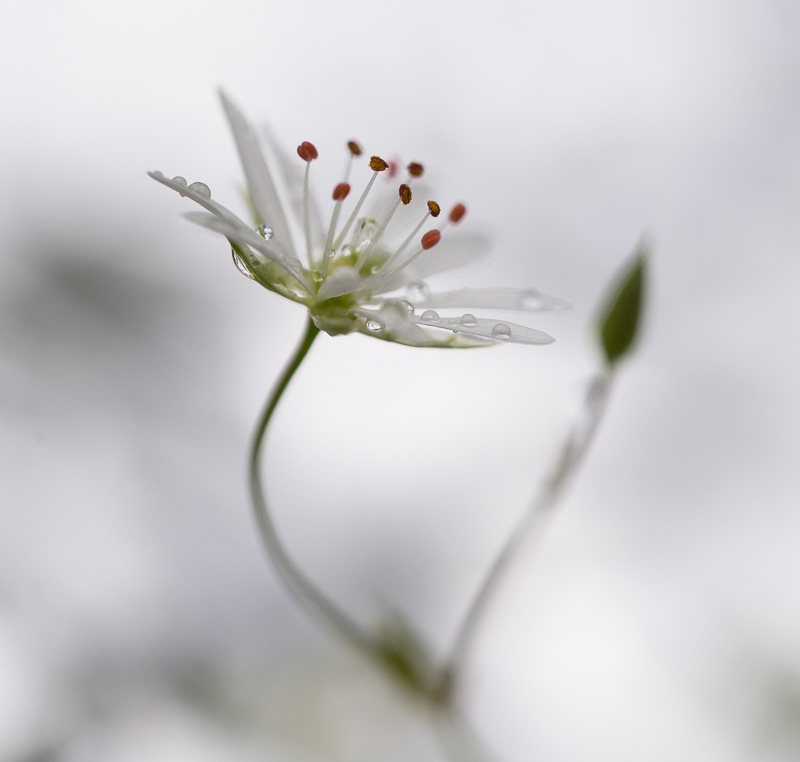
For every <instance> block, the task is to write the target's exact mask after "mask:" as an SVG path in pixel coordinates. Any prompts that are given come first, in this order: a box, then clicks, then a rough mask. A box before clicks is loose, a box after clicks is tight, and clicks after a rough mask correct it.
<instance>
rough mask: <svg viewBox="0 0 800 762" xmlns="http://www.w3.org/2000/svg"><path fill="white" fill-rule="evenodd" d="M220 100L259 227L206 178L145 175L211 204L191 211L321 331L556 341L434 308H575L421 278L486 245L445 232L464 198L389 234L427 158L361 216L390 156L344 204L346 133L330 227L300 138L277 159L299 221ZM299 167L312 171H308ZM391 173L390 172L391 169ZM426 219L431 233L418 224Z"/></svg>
mask: <svg viewBox="0 0 800 762" xmlns="http://www.w3.org/2000/svg"><path fill="white" fill-rule="evenodd" d="M222 105H223V107H224V109H225V114H226V116H227V118H228V121H229V123H230V126H231V129H232V131H233V136H234V139H235V141H236V146H237V148H238V151H239V156H240V158H241V161H242V165H243V167H244V172H245V175H246V177H247V186H248V191H249V198H250V201H251V204H252V206H253V209H254V212H255V216H256V220H257V222H258V225H257V226H256V227H255V228H254V227H252V226H251V225H249V224H248V223H246V222H244V221H243V220H242V219H240V218H239V217H238V216H237V215H235V214H234V213H233V212H231V211H230V210H229V209H226V208H225V207H224V206H222V205H221V204H219V203H217V202H216V201H215V200H213V199H212V197H211V191H210V189H209V187H208V186H207V185H206V184H205V183H200V182H194V183H191V184H187V182H186V180H185V179H184V178H182V177H173V178H172V179H168V178H167V177H166V176H165V175H163V174H162V173H161V172H151V173H149V174H150V176H151V177H152V178H153V179H154V180H157V181H158V182H160V183H162V184H163V185H166V186H167V187H168V188H172V189H173V190H175V191H177V192H178V193H179V194H180V195H181V196H186V197H188V198H190V199H192V201H195V202H196V203H197V204H199V205H200V206H202V207H203V208H205V209H206V210H207V211H206V212H190V213H189V214H187V215H186V216H187V217H188V218H189V219H190V220H191V221H192V222H195V223H197V224H199V225H202V226H203V227H206V228H209V229H210V230H213V231H215V232H217V233H221V234H222V235H224V236H225V237H226V238H227V239H228V241H229V242H230V244H231V246H232V247H233V258H234V262H235V263H236V266H237V267H238V268H239V270H240V271H241V272H242V273H243V274H244V275H246V276H247V277H249V278H252V279H253V280H255V281H256V282H258V283H259V284H261V285H262V286H264V287H265V288H267V289H269V290H270V291H274V292H276V293H278V294H280V295H281V296H285V297H286V298H288V299H291V300H292V301H294V302H298V303H300V304H303V305H305V307H306V308H307V309H308V311H309V314H310V316H311V318H312V320H313V321H314V323H315V324H316V325H317V327H318V328H320V329H321V330H323V331H325V332H327V333H329V334H331V335H337V334H346V333H352V332H354V331H359V332H361V333H364V334H366V335H367V336H373V337H376V338H380V339H384V340H388V341H395V342H399V343H401V344H408V345H410V346H419V347H472V346H482V345H487V344H495V343H499V342H517V343H522V344H549V343H550V342H552V341H553V339H552V337H551V336H549V335H548V334H546V333H544V332H543V331H539V330H536V329H534V328H528V327H527V326H524V325H519V324H517V323H511V322H508V321H503V320H497V319H489V318H483V317H476V316H475V315H473V314H472V313H471V312H463V313H460V314H456V315H452V316H445V315H440V314H439V312H438V310H440V309H448V308H461V309H476V308H477V309H483V308H486V309H501V310H522V311H535V310H560V309H564V308H565V307H566V306H567V305H566V303H564V302H562V301H560V300H557V299H553V298H551V297H547V296H544V295H543V294H540V293H539V292H538V291H536V290H535V289H512V288H480V289H471V288H462V289H458V290H455V291H446V292H440V293H435V292H431V291H430V290H429V288H428V286H427V285H426V283H425V282H424V281H423V280H422V279H423V278H427V277H428V276H430V275H434V274H436V273H439V272H442V271H445V270H448V269H450V268H453V267H458V266H461V265H463V264H467V263H468V262H471V261H473V260H474V259H475V258H477V256H480V255H481V254H482V253H483V252H484V250H485V249H486V248H487V246H486V241H485V240H484V239H483V238H481V237H477V236H465V235H460V234H459V233H458V232H456V231H453V230H451V229H447V228H450V227H452V226H455V225H456V224H458V223H459V222H460V220H461V218H462V217H463V216H464V214H465V212H466V208H465V207H464V205H463V204H456V205H455V206H454V207H453V208H452V209H451V210H450V212H449V214H447V215H446V216H445V217H444V223H443V224H439V225H438V226H434V225H435V223H434V219H435V218H437V217H439V214H440V207H439V205H438V204H437V203H436V202H435V201H427V203H425V204H422V205H421V207H422V208H421V213H420V214H418V219H417V220H416V222H415V224H409V225H408V229H406V230H405V231H404V232H405V234H401V235H400V236H399V240H400V243H399V245H389V243H388V240H387V239H388V235H389V233H390V232H394V231H393V230H392V228H397V227H400V224H398V219H399V218H400V217H401V216H405V215H403V214H402V212H403V211H404V210H405V211H407V210H406V209H405V208H406V207H411V205H412V195H413V191H412V186H415V185H416V184H417V180H418V178H419V177H420V176H421V175H422V166H421V165H420V164H418V163H416V162H413V163H411V164H409V165H408V174H409V177H408V180H407V182H405V183H402V184H401V185H400V186H399V188H396V189H395V191H393V196H394V198H393V199H390V200H388V203H387V201H384V208H383V209H382V210H381V211H380V212H379V214H378V215H377V216H376V217H370V216H363V217H362V216H360V214H361V213H362V209H364V207H365V202H366V201H367V200H368V199H372V198H373V197H374V196H376V195H380V191H379V190H378V189H375V188H373V186H374V185H375V180H376V178H377V177H378V175H379V174H381V173H382V172H384V171H386V170H390V167H389V164H388V163H387V162H385V161H384V160H383V159H381V158H380V157H378V156H373V157H372V158H371V159H370V160H369V166H370V169H371V170H372V174H371V175H370V177H369V180H368V182H367V184H366V187H365V188H364V190H363V192H362V193H361V194H360V195H359V196H358V198H357V199H356V200H355V203H354V204H353V205H352V208H351V209H350V210H349V211H347V212H345V211H344V204H345V201H346V199H348V197H349V196H350V185H349V184H348V179H349V174H350V167H351V166H352V164H353V163H354V162H355V161H357V160H358V159H359V157H360V156H361V153H362V152H361V148H360V146H359V145H358V143H356V142H355V141H350V142H349V143H348V144H347V146H348V149H349V153H350V159H349V160H348V163H347V169H346V172H345V176H344V177H343V178H342V181H341V182H339V183H337V184H336V186H335V188H334V190H333V194H332V203H333V209H332V211H331V214H330V221H329V223H328V225H327V226H326V227H325V228H323V227H322V225H321V224H320V222H319V220H320V215H319V212H318V211H317V208H316V206H315V205H314V203H313V200H312V198H311V194H310V193H309V172H310V168H311V163H312V161H314V160H315V159H316V158H317V149H316V148H315V147H314V146H313V145H312V144H311V143H309V142H303V143H301V144H300V146H298V149H297V153H298V155H299V157H300V160H301V161H300V162H299V161H297V159H294V160H293V161H292V160H291V157H289V158H287V159H284V160H283V161H282V162H281V169H282V170H283V175H284V177H283V181H284V185H285V187H286V188H287V189H288V192H287V193H286V196H287V204H286V206H287V207H288V211H290V212H291V213H292V214H293V216H294V219H293V220H292V219H290V218H289V217H287V213H286V212H287V210H286V209H285V208H284V204H283V203H282V202H281V199H280V197H279V195H278V192H277V190H276V185H275V182H274V181H273V177H272V175H271V173H270V170H269V168H268V166H267V162H266V160H265V153H264V151H263V150H262V145H261V143H260V141H259V139H258V137H257V135H256V132H255V131H254V130H253V128H252V127H251V126H250V124H248V122H247V120H246V119H245V118H244V116H243V115H242V113H241V112H240V111H239V110H238V108H237V107H236V106H235V105H234V104H233V103H232V102H231V101H230V100H229V99H228V98H227V97H226V96H225V95H224V94H223V95H222ZM301 162H302V163H301ZM303 164H304V165H305V172H303V171H302V169H301V167H302V166H303ZM392 174H393V172H391V170H390V171H389V175H390V176H391V175H392ZM292 223H293V224H294V232H295V235H297V231H298V230H300V231H302V234H301V235H297V237H298V238H302V239H304V244H305V245H304V247H303V249H304V251H303V252H302V254H303V258H304V261H302V260H301V258H300V256H298V254H299V253H300V252H299V251H298V250H297V248H296V246H295V242H294V239H293V234H292V233H293V229H292ZM426 226H428V228H427V230H426V232H424V233H422V230H423V228H424V227H426ZM401 233H402V231H401ZM325 254H326V255H327V256H324V255H325ZM437 329H438V330H437Z"/></svg>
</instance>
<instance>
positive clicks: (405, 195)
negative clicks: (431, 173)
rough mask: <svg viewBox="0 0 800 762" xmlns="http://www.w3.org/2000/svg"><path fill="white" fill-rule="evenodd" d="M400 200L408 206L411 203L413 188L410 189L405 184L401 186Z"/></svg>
mask: <svg viewBox="0 0 800 762" xmlns="http://www.w3.org/2000/svg"><path fill="white" fill-rule="evenodd" d="M400 200H401V201H402V202H403V204H404V205H405V206H408V205H409V204H410V203H411V188H409V187H408V186H407V185H406V184H405V183H403V184H402V185H401V186H400Z"/></svg>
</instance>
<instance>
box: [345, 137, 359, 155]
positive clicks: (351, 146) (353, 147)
mask: <svg viewBox="0 0 800 762" xmlns="http://www.w3.org/2000/svg"><path fill="white" fill-rule="evenodd" d="M347 148H348V150H349V151H350V153H351V154H353V156H361V146H360V145H359V144H358V143H357V142H356V141H355V140H348V141H347Z"/></svg>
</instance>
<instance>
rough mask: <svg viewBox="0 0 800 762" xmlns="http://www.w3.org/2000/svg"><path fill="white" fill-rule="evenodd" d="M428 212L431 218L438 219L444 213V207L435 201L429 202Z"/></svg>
mask: <svg viewBox="0 0 800 762" xmlns="http://www.w3.org/2000/svg"><path fill="white" fill-rule="evenodd" d="M428 210H429V211H430V213H431V217H438V216H439V213H440V212H441V211H442V207H440V206H439V204H437V203H436V202H435V201H428Z"/></svg>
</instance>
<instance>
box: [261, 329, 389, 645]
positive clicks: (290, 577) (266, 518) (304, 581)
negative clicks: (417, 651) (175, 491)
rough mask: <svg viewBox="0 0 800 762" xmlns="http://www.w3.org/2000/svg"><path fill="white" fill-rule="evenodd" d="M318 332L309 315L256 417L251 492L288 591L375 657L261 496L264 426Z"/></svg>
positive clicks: (365, 637) (368, 642)
mask: <svg viewBox="0 0 800 762" xmlns="http://www.w3.org/2000/svg"><path fill="white" fill-rule="evenodd" d="M318 333H319V328H317V326H316V325H314V323H313V321H312V320H311V318H310V317H309V318H308V324H307V326H306V330H305V334H304V335H303V338H302V339H301V340H300V343H299V344H298V345H297V349H295V352H294V354H293V355H292V357H291V358H290V360H289V362H288V363H287V364H286V367H285V368H284V369H283V372H282V373H281V375H280V377H279V378H278V381H277V382H276V383H275V386H274V388H273V389H272V392H271V393H270V395H269V397H268V399H267V401H266V403H265V405H264V409H263V410H262V412H261V415H260V416H259V419H258V423H257V424H256V429H255V432H254V434H253V441H252V444H251V446H250V459H249V475H250V492H251V497H252V500H253V508H254V510H255V516H256V521H257V522H258V529H259V531H260V533H261V539H262V540H263V542H264V547H265V548H266V551H267V554H268V555H269V557H270V559H271V560H272V562H273V563H274V564H275V568H276V569H277V570H278V572H279V574H280V575H281V577H283V581H284V582H285V583H286V586H287V587H288V588H289V590H291V592H292V593H293V594H294V596H295V597H296V598H297V600H298V601H299V602H300V604H301V605H303V606H304V607H305V608H306V609H308V610H309V611H311V613H312V614H315V615H316V616H317V617H319V618H320V619H322V620H323V621H324V622H326V623H327V624H328V625H330V626H332V627H333V629H334V630H337V631H338V632H339V634H340V635H342V636H344V638H345V640H347V641H349V642H350V643H351V644H352V645H354V646H355V647H356V648H357V649H359V650H361V651H364V652H366V653H367V654H368V655H370V656H371V657H374V656H375V655H376V650H377V646H376V644H375V643H374V641H373V639H372V638H371V637H370V636H369V635H368V634H367V633H366V632H365V631H364V630H363V629H362V628H361V627H360V626H359V625H358V624H356V623H355V622H354V621H353V620H352V619H351V618H350V617H349V616H348V615H347V614H345V613H344V611H342V610H341V609H340V608H339V607H338V606H337V605H336V604H335V603H333V601H331V600H330V599H329V598H328V597H327V596H326V595H325V594H324V593H323V592H322V591H321V590H320V589H319V588H318V587H317V586H316V585H315V584H314V583H313V582H311V580H310V579H309V578H308V577H306V575H305V574H303V572H302V571H300V569H299V567H298V566H297V564H295V562H294V561H293V560H292V558H291V556H290V555H289V554H288V552H287V551H286V549H285V547H284V546H283V543H282V542H281V540H280V537H279V536H278V532H277V529H276V528H275V523H274V521H273V519H272V516H271V514H270V511H269V508H268V506H267V501H266V498H265V497H264V486H263V482H262V479H261V468H260V462H261V455H262V452H263V449H264V439H265V435H266V432H267V427H268V426H269V422H270V419H271V418H272V414H273V413H274V412H275V408H276V407H277V406H278V403H279V402H280V400H281V397H282V396H283V393H284V392H285V391H286V387H287V386H288V385H289V382H290V381H291V380H292V377H293V376H294V374H295V372H296V371H297V369H298V368H299V367H300V364H301V363H302V362H303V360H304V358H305V356H306V355H307V354H308V350H309V349H311V345H312V344H313V343H314V339H316V337H317V334H318Z"/></svg>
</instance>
